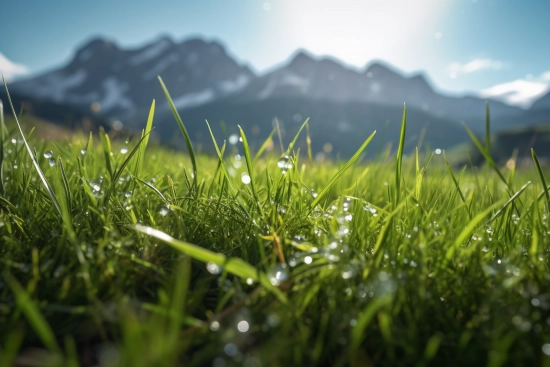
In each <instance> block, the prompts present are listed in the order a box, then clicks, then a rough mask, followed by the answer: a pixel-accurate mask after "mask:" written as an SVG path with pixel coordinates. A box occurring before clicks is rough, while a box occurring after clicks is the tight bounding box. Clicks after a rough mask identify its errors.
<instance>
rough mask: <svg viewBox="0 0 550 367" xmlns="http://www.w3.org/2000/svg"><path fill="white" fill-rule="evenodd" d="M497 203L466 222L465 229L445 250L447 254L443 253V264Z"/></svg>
mask: <svg viewBox="0 0 550 367" xmlns="http://www.w3.org/2000/svg"><path fill="white" fill-rule="evenodd" d="M499 203H500V202H496V203H494V204H493V205H491V206H490V207H489V208H487V209H485V210H484V211H482V212H481V213H479V214H477V215H476V216H475V217H473V218H472V219H471V220H470V222H468V224H467V225H466V227H465V228H464V229H463V230H462V231H461V232H460V234H459V235H458V236H457V237H456V239H455V242H454V243H453V244H452V245H451V247H449V248H448V249H447V252H446V253H445V262H444V263H446V262H447V261H449V260H451V258H452V257H453V256H454V254H455V252H456V251H457V250H458V248H459V247H460V246H461V245H462V244H463V243H464V242H465V241H466V239H468V238H469V237H470V236H471V235H472V233H473V232H474V230H475V228H476V227H477V225H478V224H479V223H481V221H482V220H483V219H485V217H487V216H488V215H489V214H490V213H491V212H492V211H493V210H494V208H495V207H496V206H497V205H498V204H499Z"/></svg>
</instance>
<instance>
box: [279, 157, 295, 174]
mask: <svg viewBox="0 0 550 367" xmlns="http://www.w3.org/2000/svg"><path fill="white" fill-rule="evenodd" d="M277 166H279V168H280V169H281V172H282V174H283V175H284V174H285V173H287V172H288V171H289V170H290V169H291V168H292V167H293V165H292V161H291V159H290V157H289V156H288V155H285V156H284V157H282V158H281V159H279V161H278V162H277Z"/></svg>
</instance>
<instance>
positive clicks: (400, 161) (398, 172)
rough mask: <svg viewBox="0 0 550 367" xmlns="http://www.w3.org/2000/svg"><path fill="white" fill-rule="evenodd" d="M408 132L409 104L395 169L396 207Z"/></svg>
mask: <svg viewBox="0 0 550 367" xmlns="http://www.w3.org/2000/svg"><path fill="white" fill-rule="evenodd" d="M406 132H407V105H406V104H404V105H403V118H402V120H401V134H400V135H399V146H398V148H397V167H396V169H395V195H394V196H395V202H394V204H393V206H394V207H396V206H397V205H398V204H399V196H400V195H401V180H402V177H401V174H402V173H401V170H402V166H403V148H404V147H405V134H406Z"/></svg>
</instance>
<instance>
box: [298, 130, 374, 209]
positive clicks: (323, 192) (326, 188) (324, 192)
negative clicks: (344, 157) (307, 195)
mask: <svg viewBox="0 0 550 367" xmlns="http://www.w3.org/2000/svg"><path fill="white" fill-rule="evenodd" d="M374 135H376V131H374V132H373V133H372V134H371V135H370V136H369V137H368V138H367V140H365V142H364V143H363V145H361V147H360V148H359V149H358V150H357V152H355V154H354V155H353V156H352V157H351V158H350V159H349V160H348V161H347V162H346V164H344V165H343V166H342V168H340V169H339V170H338V172H336V174H335V175H334V176H332V178H331V179H330V180H329V181H328V182H327V184H326V185H325V186H324V187H323V188H322V189H321V191H319V194H318V195H317V197H316V198H315V200H313V202H312V203H311V205H310V208H309V210H310V211H311V210H313V209H315V207H316V206H317V205H318V204H319V203H320V202H321V200H323V198H324V197H325V196H326V195H327V194H328V193H329V191H330V188H331V187H332V185H334V183H335V182H336V181H338V179H339V178H340V177H341V176H342V175H343V174H344V172H346V171H347V169H348V168H350V167H351V166H352V165H353V164H354V163H355V162H356V161H357V160H358V159H359V157H360V156H361V153H363V151H364V150H365V149H366V148H367V146H368V145H369V143H370V142H371V140H372V139H373V138H374Z"/></svg>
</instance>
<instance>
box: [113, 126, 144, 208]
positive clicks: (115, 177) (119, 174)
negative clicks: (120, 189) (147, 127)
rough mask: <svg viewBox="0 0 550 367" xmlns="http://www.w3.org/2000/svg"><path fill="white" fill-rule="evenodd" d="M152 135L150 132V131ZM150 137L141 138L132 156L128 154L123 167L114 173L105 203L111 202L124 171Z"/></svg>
mask: <svg viewBox="0 0 550 367" xmlns="http://www.w3.org/2000/svg"><path fill="white" fill-rule="evenodd" d="M149 133H150V131H149ZM148 136H149V134H145V135H144V136H142V137H141V139H140V140H139V141H138V143H137V144H136V146H135V147H134V149H132V151H131V152H130V154H128V157H126V159H125V160H124V162H122V165H121V166H120V167H119V168H118V169H117V170H116V171H115V172H114V173H113V178H112V180H111V188H110V189H109V191H108V192H107V193H106V194H105V202H106V203H107V202H109V197H110V196H111V194H112V192H114V190H115V186H116V184H117V182H118V179H119V178H120V176H121V175H122V172H124V169H125V168H126V166H127V165H128V163H130V161H131V160H132V157H133V156H134V155H135V154H136V153H137V152H138V151H139V149H140V147H141V144H143V142H144V141H145V139H146V138H147V137H148Z"/></svg>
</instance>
